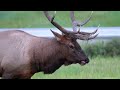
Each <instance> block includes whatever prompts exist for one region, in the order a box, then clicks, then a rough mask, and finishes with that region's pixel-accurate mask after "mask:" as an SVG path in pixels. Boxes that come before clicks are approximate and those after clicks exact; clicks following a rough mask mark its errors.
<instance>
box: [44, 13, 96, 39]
mask: <svg viewBox="0 0 120 90" xmlns="http://www.w3.org/2000/svg"><path fill="white" fill-rule="evenodd" d="M44 14H45V16H46V17H47V19H48V20H49V21H50V22H51V23H52V24H53V25H54V26H55V27H56V28H58V29H59V30H60V31H61V32H62V33H64V34H65V35H67V36H69V37H71V38H74V39H80V40H90V39H94V38H95V37H96V36H97V35H98V34H96V35H94V36H92V35H93V34H95V33H96V32H97V30H95V31H94V32H92V33H87V32H80V31H75V30H74V29H73V31H68V30H66V29H64V28H63V27H62V26H60V25H59V24H58V23H57V22H55V21H54V18H55V15H53V17H51V16H50V15H49V13H48V11H44ZM71 14H72V15H73V16H72V15H71V16H72V17H71V19H72V21H73V22H74V21H75V18H74V12H73V11H71ZM90 18H91V17H89V18H88V19H87V20H86V21H84V23H82V24H81V25H80V26H82V25H84V24H86V23H87V22H88V21H89V20H90ZM75 22H76V21H75ZM76 25H77V26H78V25H79V24H76ZM73 27H76V26H74V25H73Z"/></svg>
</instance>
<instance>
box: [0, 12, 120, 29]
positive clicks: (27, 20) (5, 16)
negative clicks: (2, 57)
mask: <svg viewBox="0 0 120 90" xmlns="http://www.w3.org/2000/svg"><path fill="white" fill-rule="evenodd" d="M51 12H53V11H51ZM90 12H91V11H77V12H75V17H76V19H77V20H80V21H83V20H85V19H86V18H87V17H88V16H89V15H90ZM51 15H52V13H51ZM119 17H120V11H94V14H93V17H92V19H91V20H90V22H89V23H87V24H86V25H85V26H89V27H91V26H97V25H98V24H100V25H101V27H104V26H112V27H113V26H120V24H119V23H120V20H119ZM55 20H56V21H57V22H58V23H60V24H61V25H62V26H63V27H71V26H72V25H71V20H70V17H69V12H68V11H57V14H56V17H55ZM42 27H53V26H52V25H51V24H50V22H48V20H47V19H46V17H45V16H44V14H43V12H42V11H0V28H42Z"/></svg>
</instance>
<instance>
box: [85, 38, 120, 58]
mask: <svg viewBox="0 0 120 90" xmlns="http://www.w3.org/2000/svg"><path fill="white" fill-rule="evenodd" d="M84 51H85V52H86V54H87V55H88V56H89V57H96V56H112V57H114V56H120V40H119V39H113V40H111V41H108V42H97V43H91V44H88V45H85V46H84Z"/></svg>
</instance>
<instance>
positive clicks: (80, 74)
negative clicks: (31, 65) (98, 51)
mask: <svg viewBox="0 0 120 90" xmlns="http://www.w3.org/2000/svg"><path fill="white" fill-rule="evenodd" d="M119 78H120V57H102V56H98V57H96V58H93V59H91V61H90V63H89V64H87V65H85V66H80V65H79V64H73V65H70V66H66V67H65V66H62V67H61V68H60V69H58V70H57V71H56V72H54V73H53V74H47V75H46V74H43V73H42V72H40V73H36V74H35V75H34V76H33V77H32V79H119Z"/></svg>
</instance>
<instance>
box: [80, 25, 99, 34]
mask: <svg viewBox="0 0 120 90" xmlns="http://www.w3.org/2000/svg"><path fill="white" fill-rule="evenodd" d="M99 27H100V24H99V25H98V27H97V29H96V30H95V31H93V32H91V33H88V32H79V31H78V33H79V34H83V35H86V34H87V35H92V34H95V33H96V32H97V31H98V29H99Z"/></svg>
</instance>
